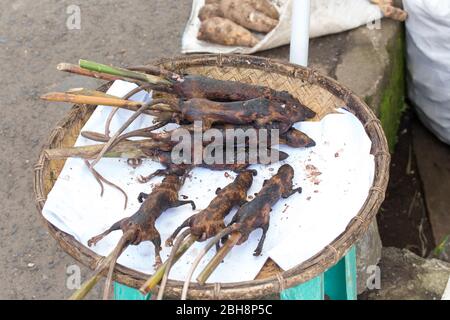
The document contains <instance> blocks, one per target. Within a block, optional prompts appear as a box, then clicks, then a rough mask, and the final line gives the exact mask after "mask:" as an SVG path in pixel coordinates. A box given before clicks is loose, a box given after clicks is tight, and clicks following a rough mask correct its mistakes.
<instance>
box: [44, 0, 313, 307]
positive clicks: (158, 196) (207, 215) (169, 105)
mask: <svg viewBox="0 0 450 320" xmlns="http://www.w3.org/2000/svg"><path fill="white" fill-rule="evenodd" d="M248 3H253V1H248ZM254 3H256V2H254ZM58 70H60V71H65V72H70V73H74V74H78V75H83V76H88V77H94V78H97V79H104V80H107V81H112V80H126V81H130V82H134V83H136V84H137V88H136V89H133V90H132V91H131V92H129V93H128V94H127V95H125V96H124V97H122V98H118V97H115V96H111V95H108V94H106V93H103V92H100V91H96V90H88V89H71V90H69V91H67V92H54V93H48V94H46V95H43V96H42V97H41V98H42V99H44V100H47V101H63V102H70V103H78V104H86V105H109V106H114V107H116V108H115V109H113V110H112V111H111V113H110V115H109V117H108V119H107V121H106V122H105V128H104V132H90V131H83V132H81V134H82V135H83V136H84V137H86V138H88V139H91V140H94V141H97V142H98V144H96V145H90V146H86V147H72V148H61V149H49V150H45V152H46V156H47V158H48V159H49V160H52V159H62V158H67V157H77V158H82V159H84V161H85V163H86V165H87V167H88V169H89V170H90V171H91V172H92V173H93V175H94V177H95V178H96V179H97V181H98V182H99V184H100V185H101V186H102V193H103V183H107V184H108V185H111V186H114V187H116V188H118V189H120V187H119V186H116V185H114V184H112V183H111V182H109V181H108V180H106V179H105V178H104V177H102V176H101V175H100V173H99V172H97V171H96V170H95V168H94V167H95V165H96V164H97V163H98V162H99V161H100V160H101V159H102V158H103V157H125V158H128V161H127V162H128V164H130V165H132V166H138V165H140V164H141V163H142V159H144V158H150V159H152V160H154V161H158V162H159V163H161V164H163V165H164V167H165V168H164V169H161V170H157V171H156V172H152V173H151V174H150V175H148V176H146V177H139V181H140V182H142V183H145V182H148V181H150V180H151V179H153V178H154V177H155V176H163V177H164V178H163V180H162V182H161V183H159V184H157V185H156V186H154V187H153V188H152V189H151V192H149V193H140V194H139V195H138V197H137V200H138V201H139V202H140V203H141V206H140V208H139V209H138V210H137V211H136V212H135V213H134V214H133V215H131V216H129V217H127V218H124V219H121V220H120V221H117V222H116V223H114V224H113V225H112V226H111V227H110V228H108V229H107V230H105V231H104V232H102V233H101V234H99V235H96V236H94V237H93V238H91V239H90V240H89V241H88V245H89V246H93V245H96V244H97V243H98V242H99V241H101V240H102V239H103V238H104V237H105V236H107V235H108V234H109V233H111V232H114V231H119V230H120V231H122V237H121V239H120V241H119V242H118V244H117V246H116V248H115V249H114V250H113V251H112V252H111V254H110V255H108V256H107V257H105V258H104V259H102V260H101V261H100V262H99V263H98V265H97V267H96V269H95V271H94V274H93V276H92V277H91V278H90V279H89V280H88V281H86V282H85V283H84V284H83V285H82V287H81V288H80V289H79V290H77V291H76V292H75V293H74V294H73V296H72V297H71V298H72V299H82V298H83V297H84V296H86V294H87V293H88V292H89V291H90V289H92V287H93V286H94V285H95V284H96V283H97V282H98V281H99V280H100V279H101V276H102V274H104V273H106V274H107V281H106V285H105V289H104V295H103V296H104V298H105V299H107V298H108V297H109V295H110V288H111V283H112V279H113V274H114V268H115V264H116V261H117V259H118V257H119V256H120V255H121V253H122V252H123V251H124V250H125V249H126V248H127V247H128V246H129V245H138V244H140V243H142V242H143V241H151V242H152V243H153V245H154V250H155V261H154V263H155V267H156V268H157V269H156V271H155V273H154V274H153V275H152V276H151V277H150V278H149V279H148V281H147V282H146V283H145V284H144V285H143V286H142V287H141V288H140V290H141V292H143V293H148V292H150V291H152V290H154V288H155V287H156V286H157V285H158V284H160V286H159V291H158V298H159V299H162V298H163V295H164V289H165V286H166V283H167V280H168V277H169V272H170V269H171V266H172V265H173V264H174V263H175V262H176V261H177V260H178V259H179V258H180V257H181V256H182V254H183V253H184V252H186V251H187V250H188V249H189V247H190V246H191V245H192V244H193V243H194V242H196V241H199V242H203V241H206V240H208V239H211V240H210V241H209V242H208V243H207V245H206V246H205V248H204V250H203V251H202V252H201V253H200V254H199V255H198V257H197V259H196V260H195V262H194V263H193V265H192V268H191V271H190V273H189V275H188V276H187V278H186V282H185V285H184V289H183V294H182V298H183V299H185V298H186V297H187V294H188V287H189V282H190V279H191V277H192V274H193V272H194V270H195V268H196V266H197V265H198V263H199V262H200V260H201V259H202V257H203V256H204V255H205V253H206V252H207V251H208V250H209V249H210V248H212V247H213V246H215V247H216V250H217V254H216V256H215V257H214V258H213V259H212V260H211V261H210V263H209V264H208V265H207V267H206V268H205V269H204V270H203V271H202V273H201V274H200V276H199V277H198V278H197V281H198V282H199V283H200V284H204V283H205V281H206V280H207V278H208V277H209V275H210V274H211V273H212V272H213V271H214V269H215V268H216V267H217V266H218V264H219V263H220V261H222V260H223V259H224V258H225V256H226V254H227V253H228V252H229V251H230V250H231V249H232V248H233V247H234V246H235V245H239V244H241V243H243V242H245V241H246V240H247V239H248V237H249V235H250V233H252V232H253V231H254V230H256V229H258V228H261V229H262V230H263V235H262V237H261V239H260V241H259V244H258V246H257V248H256V249H255V253H254V254H255V255H260V254H261V252H262V249H263V244H264V239H265V235H266V233H267V231H268V229H269V221H270V218H269V217H270V212H271V207H272V206H273V205H274V204H275V203H276V202H277V201H278V200H279V199H280V198H287V197H290V196H292V195H294V194H295V193H297V192H301V188H299V187H297V188H294V186H293V177H294V169H293V168H292V167H291V166H290V165H288V164H283V165H282V166H281V167H280V168H279V170H278V172H277V173H276V174H275V175H273V176H272V177H271V178H270V179H268V180H266V181H264V184H263V187H262V188H261V190H260V191H259V192H258V193H257V194H256V195H255V197H254V198H253V199H252V200H251V201H247V191H248V190H249V189H250V187H251V185H252V183H253V176H255V175H257V172H256V170H251V169H249V166H250V165H252V164H254V163H260V158H259V157H257V158H255V159H253V160H250V157H249V156H248V154H247V153H250V151H251V150H250V149H249V145H250V141H249V140H245V139H244V140H242V141H241V142H240V143H239V142H238V141H235V142H233V143H234V146H233V149H232V150H234V151H233V152H234V156H233V159H232V160H233V161H231V162H230V163H229V162H226V163H209V162H205V161H203V162H195V161H191V160H192V159H191V158H190V157H191V156H189V158H188V159H187V160H189V161H183V162H181V163H179V162H176V161H174V159H173V153H172V151H173V150H174V148H176V146H177V144H176V143H174V141H173V140H172V139H171V137H173V135H176V134H177V133H178V131H180V130H185V132H187V133H188V134H189V135H190V137H191V138H193V137H194V134H195V132H196V130H200V131H201V132H203V133H204V132H206V131H207V130H209V129H214V130H215V132H218V133H224V132H227V130H228V129H234V130H236V129H252V130H255V131H256V132H262V130H266V131H264V132H266V133H265V135H266V136H258V139H256V140H255V142H256V143H257V145H258V148H263V149H266V151H268V152H269V153H272V152H275V151H276V149H273V148H272V134H273V132H274V130H277V131H276V132H279V136H280V140H279V143H281V144H286V145H288V146H290V147H293V148H307V147H312V146H314V145H315V142H314V141H313V140H312V139H311V138H310V137H308V136H307V135H306V134H304V133H303V132H301V131H299V130H297V129H295V128H294V127H293V125H294V123H296V122H299V121H306V120H309V119H311V118H313V117H315V113H314V112H313V111H312V110H311V109H309V108H308V107H307V106H305V105H303V104H302V103H301V102H300V101H299V100H298V99H297V98H295V97H294V96H292V95H291V94H290V93H288V92H286V91H276V90H273V89H271V88H268V87H264V86H258V85H251V84H246V83H240V82H235V81H222V80H216V79H212V78H208V77H204V76H200V75H189V74H188V75H182V74H176V73H173V72H170V71H167V70H164V69H161V68H158V67H152V66H150V67H148V66H147V67H130V68H127V69H124V68H116V67H112V66H107V65H103V64H99V63H96V62H92V61H87V60H80V62H79V65H72V64H68V63H62V64H60V65H58ZM144 90H152V91H153V94H154V99H153V100H151V101H150V102H146V103H142V102H134V101H130V100H128V99H129V98H131V97H132V96H133V95H134V94H136V93H138V92H140V91H144ZM158 95H160V96H159V97H156V96H158ZM119 108H125V109H128V110H131V111H133V113H132V115H131V116H130V118H129V119H128V120H127V121H126V122H125V123H124V124H123V125H122V127H121V128H119V129H118V130H117V132H115V133H114V134H111V132H110V128H109V126H110V123H111V119H112V118H113V117H114V115H115V113H116V111H117V110H118V109H119ZM141 114H148V115H152V116H153V117H154V124H153V125H152V126H150V127H147V128H141V129H137V130H133V131H128V132H127V133H124V131H125V130H126V129H127V128H128V127H129V126H130V124H131V123H132V122H133V121H134V120H135V119H136V118H137V117H138V116H139V115H141ZM198 121H201V123H202V125H201V126H200V127H196V125H195V124H196V122H198ZM169 123H176V124H178V128H176V129H172V130H170V131H158V132H156V131H155V130H157V129H161V128H164V126H165V125H167V124H169ZM135 137H139V138H141V140H130V138H135ZM264 137H267V138H268V140H270V142H269V143H267V142H264V141H262V140H266V139H264ZM260 139H262V140H260ZM233 141H234V140H233ZM223 143H224V142H223V141H222V142H221V141H216V140H214V141H209V142H205V141H202V144H203V146H204V147H211V146H213V147H223V145H222V144H223ZM241 149H242V150H244V155H245V157H244V161H243V162H241V163H240V162H238V161H236V159H237V157H238V150H241ZM217 150H221V151H220V152H222V154H218V156H219V158H220V157H224V154H225V153H224V152H225V151H224V150H225V149H224V148H219V149H216V152H219V151H217ZM216 155H217V154H216ZM288 156H289V154H287V153H283V152H279V157H278V158H275V160H273V161H275V162H276V161H283V160H285V159H286V158H287V157H288ZM227 159H228V158H227ZM185 160H186V159H185ZM255 161H256V162H255ZM271 161H272V160H271ZM271 163H273V162H271ZM199 166H200V167H205V168H208V169H211V170H232V171H235V172H236V173H237V176H236V178H235V179H234V181H233V182H232V183H230V184H229V185H227V186H225V187H224V188H222V189H220V188H218V189H217V190H216V196H215V197H214V198H213V199H212V200H211V202H210V204H209V205H208V206H207V207H206V208H203V209H202V210H201V211H199V212H197V213H195V214H193V215H192V216H191V217H190V218H189V219H187V220H186V221H185V222H184V223H183V224H182V225H180V226H179V227H178V228H177V229H176V230H174V232H173V234H172V236H171V237H169V238H168V239H165V243H166V245H167V246H172V245H173V248H172V251H171V254H170V256H169V258H168V259H167V260H166V261H164V262H163V261H162V259H161V256H160V251H161V243H162V239H161V236H160V233H159V232H158V230H157V228H156V226H155V221H156V220H157V219H158V218H159V217H160V216H161V215H163V214H164V213H165V211H167V209H169V208H174V207H178V206H182V205H186V204H190V205H191V206H192V209H193V210H195V203H194V202H193V201H191V200H185V199H180V198H179V190H180V188H181V187H182V186H183V184H184V183H185V181H186V177H188V175H189V173H190V171H191V170H192V169H193V168H195V167H199ZM120 190H122V189H120ZM122 192H123V190H122ZM123 193H124V192H123ZM236 207H237V208H238V211H237V213H236V214H235V216H234V217H233V219H232V220H231V223H230V224H229V225H225V223H224V219H225V217H226V216H227V215H228V214H229V213H230V212H231V210H232V209H233V208H236ZM183 230H184V231H183ZM221 242H222V243H223V245H222V246H221Z"/></svg>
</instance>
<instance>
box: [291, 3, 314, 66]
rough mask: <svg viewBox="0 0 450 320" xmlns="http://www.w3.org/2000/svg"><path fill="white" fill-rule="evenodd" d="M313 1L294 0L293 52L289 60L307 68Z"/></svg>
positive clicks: (292, 24)
mask: <svg viewBox="0 0 450 320" xmlns="http://www.w3.org/2000/svg"><path fill="white" fill-rule="evenodd" d="M310 11H311V0H292V23H291V26H292V30H291V51H290V57H289V60H290V62H292V63H296V64H299V65H301V66H304V67H306V66H307V65H308V52H309V16H310Z"/></svg>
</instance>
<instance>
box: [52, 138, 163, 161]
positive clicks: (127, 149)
mask: <svg viewBox="0 0 450 320" xmlns="http://www.w3.org/2000/svg"><path fill="white" fill-rule="evenodd" d="M104 146H105V144H95V145H90V146H82V147H69V148H58V149H46V150H45V151H44V152H45V155H46V157H47V159H49V160H61V159H67V158H82V159H94V158H95V157H97V155H98V154H99V153H100V151H101V150H102V149H103V148H104ZM167 147H168V146H167V145H166V144H165V143H163V142H160V141H154V140H151V139H144V140H136V141H121V142H120V143H118V144H117V145H115V146H113V147H112V148H111V150H110V151H108V152H107V153H106V154H104V155H103V156H104V157H107V158H146V157H147V156H146V154H145V153H144V152H143V151H142V149H161V150H166V149H167Z"/></svg>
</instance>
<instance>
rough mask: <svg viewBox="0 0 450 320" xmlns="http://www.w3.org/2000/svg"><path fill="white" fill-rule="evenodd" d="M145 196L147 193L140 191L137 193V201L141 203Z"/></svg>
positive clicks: (146, 196)
mask: <svg viewBox="0 0 450 320" xmlns="http://www.w3.org/2000/svg"><path fill="white" fill-rule="evenodd" d="M147 198H148V193H144V192H141V193H139V195H138V198H137V199H138V201H139V203H142V202H144V200H145V199H147Z"/></svg>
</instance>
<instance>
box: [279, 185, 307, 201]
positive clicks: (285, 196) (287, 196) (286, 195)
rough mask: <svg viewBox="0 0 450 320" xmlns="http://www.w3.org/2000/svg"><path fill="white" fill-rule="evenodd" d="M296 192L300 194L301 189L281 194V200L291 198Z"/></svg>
mask: <svg viewBox="0 0 450 320" xmlns="http://www.w3.org/2000/svg"><path fill="white" fill-rule="evenodd" d="M296 192H298V193H302V187H298V188H296V189H292V190H289V191H288V192H286V193H284V194H282V195H281V197H282V198H283V199H287V198H289V197H290V196H292V195H293V194H294V193H296Z"/></svg>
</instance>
